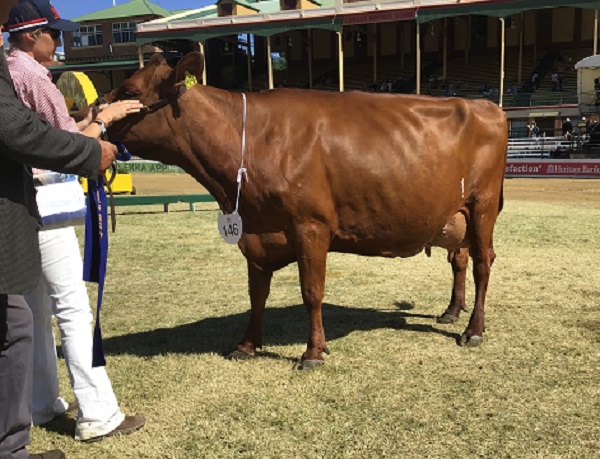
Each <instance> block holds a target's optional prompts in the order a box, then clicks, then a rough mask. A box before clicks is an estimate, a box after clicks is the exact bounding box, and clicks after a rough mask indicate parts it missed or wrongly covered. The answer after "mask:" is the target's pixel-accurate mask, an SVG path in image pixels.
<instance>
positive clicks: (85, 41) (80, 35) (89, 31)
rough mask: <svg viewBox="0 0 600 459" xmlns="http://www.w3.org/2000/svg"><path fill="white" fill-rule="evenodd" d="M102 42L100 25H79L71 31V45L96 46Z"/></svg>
mask: <svg viewBox="0 0 600 459" xmlns="http://www.w3.org/2000/svg"><path fill="white" fill-rule="evenodd" d="M101 44H102V26H101V25H91V26H81V27H79V29H78V30H77V31H76V32H73V45H72V46H73V47H78V46H98V45H101Z"/></svg>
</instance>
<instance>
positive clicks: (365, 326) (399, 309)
mask: <svg viewBox="0 0 600 459" xmlns="http://www.w3.org/2000/svg"><path fill="white" fill-rule="evenodd" d="M182 177H183V176H171V177H152V178H151V179H149V178H144V177H141V176H140V177H137V176H136V177H135V180H134V181H135V185H136V187H137V188H138V191H139V192H140V193H146V194H152V193H156V192H159V191H163V192H165V193H166V192H175V191H176V192H182V190H188V189H189V192H191V193H193V192H198V189H194V186H195V185H194V184H193V183H191V182H188V181H187V180H188V179H187V178H182ZM148 181H152V183H148ZM169 184H170V185H169ZM173 186H175V188H178V189H177V190H175V191H174V190H173V189H172V187H173ZM186 208H187V206H185V205H182V206H181V207H180V209H181V210H180V211H175V212H171V213H169V214H164V213H162V212H161V208H160V206H154V207H144V208H122V209H120V210H119V216H118V225H117V233H116V234H111V235H110V237H111V242H110V245H111V247H110V258H109V269H108V271H109V272H108V280H107V284H106V290H105V296H104V298H105V301H104V307H103V316H102V324H103V334H104V337H105V347H106V349H107V359H108V367H107V370H108V372H109V375H110V377H111V380H112V382H113V386H114V389H115V392H116V394H117V397H118V399H119V401H120V403H121V406H122V408H123V410H125V411H126V412H129V413H133V412H141V413H143V414H145V415H146V418H147V426H146V428H145V429H143V430H142V431H140V432H137V433H135V434H133V435H131V436H127V437H121V438H108V439H105V440H103V441H102V442H99V443H95V444H89V445H88V444H79V443H77V442H75V441H74V440H73V439H72V432H73V428H74V420H73V419H72V418H69V417H63V418H60V419H57V420H55V421H53V422H52V423H51V424H50V425H48V426H46V427H43V428H34V429H33V435H32V447H31V450H32V451H33V452H35V451H39V450H42V449H47V448H54V447H60V448H62V449H64V450H65V451H66V452H67V457H68V458H86V459H87V458H273V459H276V458H278V459H279V458H281V459H283V458H326V459H329V458H424V457H431V458H467V457H484V458H509V457H510V458H540V459H541V458H543V459H548V458H578V459H581V458H594V457H600V453H599V451H600V419H599V415H600V309H599V303H600V301H599V299H600V294H599V292H600V269H599V268H598V264H599V263H600V237H598V234H599V233H600V181H592V180H587V181H586V180H580V181H576V180H543V179H539V180H523V179H513V180H507V181H506V186H505V207H504V211H503V212H502V214H501V216H500V217H499V220H498V224H497V227H496V233H495V248H496V252H497V255H498V258H497V260H496V263H495V264H494V267H493V269H492V277H491V281H490V287H489V293H488V300H487V308H486V311H487V314H486V319H487V327H486V340H485V342H484V343H483V344H482V345H481V346H480V347H478V348H475V349H465V348H461V347H459V346H457V345H456V338H457V337H458V336H459V335H460V333H462V331H463V329H464V328H465V326H466V321H467V317H466V316H463V317H461V319H460V320H459V322H458V323H456V324H453V325H447V326H441V325H438V324H436V323H435V316H436V315H439V314H440V313H441V312H442V311H443V310H444V309H445V307H446V305H447V302H448V300H449V294H450V286H451V275H450V274H451V271H450V267H449V265H448V264H447V262H446V256H445V253H444V252H443V251H442V250H441V249H437V250H435V249H434V251H433V256H432V257H431V258H427V257H426V256H425V255H419V256H416V257H413V258H409V259H393V260H390V259H379V258H360V257H356V256H351V255H343V254H331V255H330V257H329V260H328V271H327V285H326V297H325V302H326V304H325V305H324V311H323V317H324V323H325V331H326V336H327V338H328V343H329V346H330V348H331V351H332V352H331V355H330V356H327V357H326V365H325V366H324V367H322V368H319V369H317V370H315V371H309V372H302V371H297V370H296V367H297V358H298V357H299V356H300V355H301V353H302V352H303V350H304V349H305V342H306V338H307V334H308V317H307V314H306V311H305V309H304V307H303V306H302V304H301V297H300V291H299V286H298V275H297V269H296V266H295V265H294V266H290V267H288V268H286V269H284V270H282V271H280V272H278V273H276V275H275V277H274V281H273V286H272V289H271V296H270V298H269V301H268V304H267V312H266V318H265V326H264V341H265V347H264V349H263V352H262V353H261V355H260V356H259V357H258V358H256V359H254V360H251V361H246V362H238V361H229V360H227V359H226V358H224V355H225V354H227V353H228V352H229V351H231V350H232V349H233V348H234V346H235V344H236V343H237V342H238V341H239V339H240V338H241V337H242V334H243V331H244V329H245V326H246V321H247V318H248V310H249V299H248V296H247V282H246V268H245V262H244V259H243V257H242V255H241V254H240V253H239V251H238V250H237V248H236V247H232V246H229V245H227V244H225V243H224V242H221V240H220V237H219V235H218V232H217V229H216V215H217V212H216V205H215V204H211V205H205V206H204V207H203V210H202V211H199V212H196V213H191V212H187V211H183V209H186ZM174 209H178V207H174ZM90 292H91V295H92V302H93V303H94V304H95V299H94V298H95V294H94V289H93V288H90ZM467 292H468V301H469V302H471V301H472V300H473V297H474V293H473V282H472V280H471V279H469V282H468V290H467ZM60 370H61V387H62V391H63V395H64V396H65V397H66V398H67V399H72V398H73V395H72V391H71V389H70V388H69V382H68V376H67V372H66V369H65V367H64V362H62V361H61V368H60Z"/></svg>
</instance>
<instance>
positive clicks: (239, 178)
mask: <svg viewBox="0 0 600 459" xmlns="http://www.w3.org/2000/svg"><path fill="white" fill-rule="evenodd" d="M242 101H243V104H242V106H243V108H242V163H241V164H240V168H239V169H238V173H237V184H238V189H237V198H236V200H235V210H234V211H233V212H234V213H236V214H237V213H238V208H239V204H240V192H241V191H242V179H243V177H244V176H245V178H246V182H247V181H248V171H247V170H246V167H244V155H245V153H246V106H247V103H246V94H245V93H242Z"/></svg>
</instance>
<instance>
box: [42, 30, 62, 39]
mask: <svg viewBox="0 0 600 459" xmlns="http://www.w3.org/2000/svg"><path fill="white" fill-rule="evenodd" d="M41 31H42V33H47V34H48V35H50V37H51V38H52V40H58V39H59V38H60V33H61V32H60V30H56V29H41Z"/></svg>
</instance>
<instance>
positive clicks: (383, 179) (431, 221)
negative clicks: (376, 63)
mask: <svg viewBox="0 0 600 459" xmlns="http://www.w3.org/2000/svg"><path fill="white" fill-rule="evenodd" d="M203 65H204V59H203V56H202V55H201V54H199V53H191V54H188V55H187V56H185V57H184V58H183V59H182V60H181V61H180V62H179V64H178V65H177V68H176V69H172V68H171V67H170V66H169V65H168V64H167V63H166V61H165V60H164V59H163V58H162V57H156V56H155V57H154V58H153V59H151V61H150V63H149V64H148V65H147V66H146V67H144V68H143V69H141V70H139V71H138V72H137V73H136V74H134V75H133V76H132V77H131V78H129V79H128V80H126V81H125V82H124V83H123V84H122V85H121V87H119V88H118V89H116V90H115V91H113V93H111V94H110V95H109V96H108V97H109V99H112V100H117V99H126V98H139V99H140V100H141V101H142V102H143V103H144V104H146V105H147V106H148V107H149V108H148V110H147V111H146V112H145V113H141V114H139V115H133V116H130V117H128V118H126V119H124V120H123V121H122V122H119V123H118V124H116V125H114V126H113V127H112V128H111V129H110V130H109V133H110V136H111V138H113V139H120V140H123V141H124V142H125V143H126V144H127V145H128V147H129V148H130V150H131V151H132V152H133V153H134V154H138V155H140V156H142V157H144V158H146V159H151V160H158V161H161V162H163V163H166V164H174V165H178V166H180V167H182V168H183V169H184V170H185V171H187V172H188V173H189V174H191V175H192V176H193V177H195V178H196V180H198V182H200V183H201V184H202V185H204V186H205V187H206V188H207V189H208V191H209V192H210V193H211V194H212V195H213V196H214V197H215V199H216V200H217V202H218V203H219V206H220V208H221V210H222V211H223V212H224V213H227V214H229V213H231V212H232V211H233V210H234V208H235V203H236V197H237V189H238V187H237V182H236V178H237V176H238V170H239V168H240V164H241V158H242V153H241V151H242V147H241V144H242V141H241V139H242V117H243V115H242V113H243V96H242V94H238V93H231V92H228V91H223V90H220V89H216V88H212V87H208V86H202V85H197V86H194V87H193V88H192V89H190V90H188V91H187V92H185V93H184V94H183V95H181V93H180V88H181V85H182V81H183V80H184V77H185V72H186V71H187V72H189V73H191V74H192V75H195V76H197V77H198V78H200V75H201V71H202V69H203ZM245 135H246V145H247V148H246V152H245V165H246V168H247V177H248V179H247V181H243V184H242V188H241V197H240V201H239V214H240V216H241V218H242V220H243V235H242V238H241V240H240V241H239V244H238V245H239V248H240V250H241V251H242V253H243V254H244V256H245V257H246V259H247V263H248V281H249V291H250V301H251V306H252V309H251V314H250V321H249V324H248V328H247V330H246V333H245V336H244V338H243V340H242V341H241V342H240V344H238V346H237V351H236V354H237V355H238V356H251V355H253V354H254V352H255V350H256V348H258V347H261V345H262V319H263V312H264V309H265V303H266V300H267V297H268V296H269V289H270V285H271V278H272V275H273V272H274V271H276V270H278V269H281V268H283V267H284V266H286V265H288V264H290V263H292V262H297V263H298V269H299V272H300V286H301V291H302V299H303V301H304V304H305V306H306V308H307V310H308V312H309V315H310V334H309V338H308V346H307V350H306V352H304V354H303V355H302V361H303V366H304V367H307V366H312V365H314V364H319V363H322V362H323V356H322V353H323V352H324V351H327V344H326V341H325V333H324V330H323V323H322V319H321V303H322V300H323V294H324V290H325V274H326V268H325V265H326V260H327V252H329V251H334V252H345V253H354V254H359V255H367V256H384V257H409V256H413V255H416V254H418V253H419V252H421V251H422V250H423V249H424V248H425V249H429V248H430V247H431V246H438V247H443V248H445V249H447V250H448V251H449V254H450V256H449V259H450V261H451V262H452V263H453V267H454V271H455V273H457V274H456V276H455V277H456V279H455V285H454V290H453V300H452V301H451V305H450V307H449V308H448V309H447V310H446V312H445V313H444V315H443V316H442V321H451V320H452V319H454V318H456V317H457V316H458V313H459V311H460V308H461V307H464V272H465V270H466V258H467V257H468V253H469V251H470V255H471V257H472V259H473V264H474V268H473V273H474V278H475V289H476V297H475V306H474V309H473V313H472V314H471V319H470V321H469V325H468V326H467V328H466V330H465V332H464V334H463V336H462V338H461V344H465V345H477V344H478V343H479V342H480V341H481V339H482V337H483V332H484V303H485V296H486V291H487V286H488V281H489V275H490V268H491V265H492V261H493V249H492V248H491V247H492V233H493V230H494V224H495V222H496V217H497V216H498V213H499V211H500V208H501V203H502V183H503V177H504V168H505V162H506V150H507V143H508V141H507V123H506V117H505V115H504V113H503V112H502V110H501V109H500V108H498V107H497V106H496V105H494V104H493V103H491V102H488V101H485V100H463V99H457V98H431V97H423V96H414V95H392V94H368V93H363V92H349V93H343V94H340V93H329V92H318V91H309V90H295V89H278V90H275V91H267V92H261V93H252V94H248V95H247V119H246V122H245ZM461 272H462V274H461ZM461 275H462V279H461ZM461 282H462V300H461V298H454V297H455V296H460V295H461V292H460V284H461ZM461 301H462V303H461ZM444 318H445V319H448V320H444Z"/></svg>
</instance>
